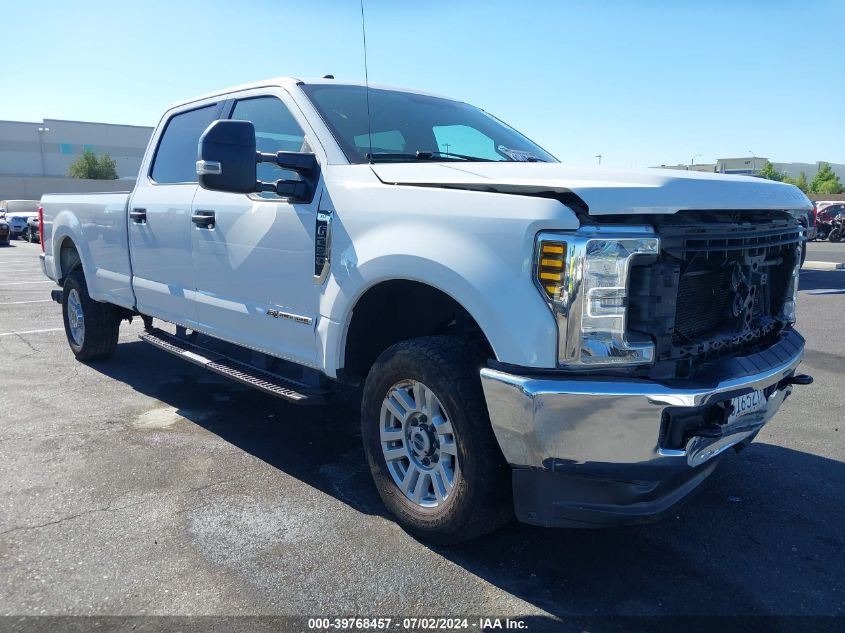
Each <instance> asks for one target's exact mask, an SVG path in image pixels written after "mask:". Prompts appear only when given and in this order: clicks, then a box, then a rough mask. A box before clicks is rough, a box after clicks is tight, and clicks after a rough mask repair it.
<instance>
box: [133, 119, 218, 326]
mask: <svg viewBox="0 0 845 633" xmlns="http://www.w3.org/2000/svg"><path fill="white" fill-rule="evenodd" d="M221 110H222V103H210V104H205V105H202V106H193V107H189V108H185V107H182V108H180V109H179V110H177V111H174V112H172V113H168V115H166V117H167V116H169V118H166V122H164V123H163V126H162V125H159V129H163V131H162V132H160V133H159V135H158V138H157V140H156V141H155V145H154V147H155V150H154V153H153V154H152V156H151V157H150V156H148V157H145V161H144V168H142V172H141V174H139V178H138V183H137V185H136V187H135V192H134V193H133V195H132V197H131V198H130V200H129V244H130V249H129V251H130V254H131V258H132V274H133V286H134V290H135V296H136V298H137V307H138V311H139V312H141V313H142V314H147V315H150V316H155V317H157V318H161V319H164V320H166V321H171V322H173V323H178V324H181V325H185V326H188V327H191V326H193V325H194V324H195V322H196V318H197V315H196V309H195V304H194V301H193V295H194V288H195V282H194V263H193V258H192V256H191V228H192V227H193V224H191V203H192V202H193V200H194V195H195V194H196V192H197V189H198V185H197V174H196V160H197V143H198V141H199V137H200V135H201V134H202V133H203V131H205V129H206V128H207V127H208V125H209V124H210V123H211V122H212V121H214V120H215V119H217V118H218V115H219V113H220V112H221ZM151 147H152V145H151Z"/></svg>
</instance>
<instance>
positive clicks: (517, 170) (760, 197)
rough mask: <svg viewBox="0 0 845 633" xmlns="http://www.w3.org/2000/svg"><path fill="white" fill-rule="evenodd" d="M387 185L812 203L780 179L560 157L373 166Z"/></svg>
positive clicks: (739, 206) (655, 201) (607, 200)
mask: <svg viewBox="0 0 845 633" xmlns="http://www.w3.org/2000/svg"><path fill="white" fill-rule="evenodd" d="M371 167H372V169H373V171H374V172H375V174H376V176H377V177H378V178H379V179H380V180H381V181H382V182H384V183H386V184H392V185H412V186H420V187H442V188H448V189H468V190H475V191H493V192H499V193H508V194H519V195H543V196H550V195H551V196H554V195H564V196H565V195H572V194H574V195H576V196H578V198H580V199H581V200H582V201H583V202H584V204H585V205H586V207H587V209H588V212H589V214H590V215H622V214H639V213H642V214H655V213H662V214H668V213H677V212H678V211H686V210H702V211H718V210H728V211H732V210H746V209H747V210H798V209H805V210H808V209H811V208H812V203H811V202H810V200H809V199H808V198H807V196H805V195H804V193H803V192H802V191H801V190H800V189H798V188H797V187H794V186H793V185H787V184H784V183H780V182H773V181H771V180H764V179H762V178H753V177H749V176H728V175H725V174H711V173H703V172H696V171H679V170H673V169H638V170H615V169H606V168H603V167H600V168H592V169H585V168H577V167H566V166H564V165H561V164H560V163H522V162H499V163H467V164H464V163H388V164H375V165H371Z"/></svg>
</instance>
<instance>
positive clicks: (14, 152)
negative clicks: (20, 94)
mask: <svg viewBox="0 0 845 633" xmlns="http://www.w3.org/2000/svg"><path fill="white" fill-rule="evenodd" d="M152 133H153V128H151V127H142V126H137V125H114V124H111V123H90V122H87V121H63V120H60V119H44V120H43V121H41V122H28V121H0V176H40V177H51V176H52V177H63V176H66V175H67V171H68V168H69V167H70V165H71V163H72V162H73V161H74V160H76V158H77V157H78V156H79V155H80V154H82V152H84V151H85V150H91V151H93V152H94V153H95V154H109V155H110V156H111V157H112V158H113V159H114V160H115V163H116V164H117V174H118V176H119V177H120V178H135V177H136V176H137V175H138V169H139V168H140V167H141V159H142V157H143V155H144V150H145V149H146V147H147V141H149V140H150V136H151V135H152Z"/></svg>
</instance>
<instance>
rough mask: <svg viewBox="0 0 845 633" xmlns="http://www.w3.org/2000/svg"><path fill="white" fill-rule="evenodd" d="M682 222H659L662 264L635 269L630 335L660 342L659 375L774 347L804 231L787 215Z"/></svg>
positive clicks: (655, 370)
mask: <svg viewBox="0 0 845 633" xmlns="http://www.w3.org/2000/svg"><path fill="white" fill-rule="evenodd" d="M683 219H684V218H683V217H681V218H678V217H676V218H673V220H672V221H670V222H666V223H663V224H658V226H657V227H656V228H657V230H658V232H659V234H660V239H661V255H660V258H659V261H658V262H657V263H656V264H653V265H651V266H637V267H634V268H633V269H632V271H631V292H630V302H629V318H628V329H629V330H631V331H636V332H641V333H644V334H647V335H649V336H651V337H652V339H653V340H654V341H655V355H656V360H657V362H656V363H655V366H654V367H653V369H652V375H654V376H655V377H675V376H689V375H692V374H693V373H694V369H696V368H698V367H700V366H701V365H702V363H704V362H708V361H714V360H718V359H721V358H724V357H726V356H730V355H742V354H746V353H751V352H754V351H756V350H758V349H759V348H760V347H761V346H764V345H767V344H770V343H772V342H774V340H775V339H776V338H777V336H778V333H779V332H780V331H781V330H782V329H783V328H784V327H785V326H786V325H787V323H786V322H785V320H784V319H783V318H782V316H781V312H782V308H783V305H784V301H785V300H786V299H787V296H786V295H787V292H788V289H789V284H790V280H791V277H792V271H793V269H794V266H795V263H796V258H797V257H798V246H799V245H800V241H801V229H800V227H799V226H798V225H797V223H796V222H795V221H794V220H793V219H791V218H789V217H785V216H783V215H769V216H766V215H760V214H748V215H747V216H742V215H725V214H722V215H720V216H718V217H714V218H710V221H707V222H701V221H696V220H693V219H692V218H687V219H688V220H689V223H683Z"/></svg>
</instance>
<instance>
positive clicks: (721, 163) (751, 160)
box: [660, 156, 845, 183]
mask: <svg viewBox="0 0 845 633" xmlns="http://www.w3.org/2000/svg"><path fill="white" fill-rule="evenodd" d="M767 162H769V159H768V158H766V157H765V156H742V157H739V158H717V159H716V162H715V163H704V164H698V165H696V164H691V165H660V168H661V169H682V170H688V171H709V172H715V173H717V174H735V175H747V176H754V175H756V174H759V173H760V170H761V169H763V166H764V165H765V164H766V163H767ZM825 162H827V161H819V162H816V163H778V162H775V161H772V166H773V167H774V168H775V169H776V170H777V171H779V172H781V173H785V174H786V175H787V176H789V177H790V178H797V177H798V176H799V174H801V173H802V172H803V173H804V175H805V176H806V177H807V180H808V181H809V180H812V179H813V176H815V175H816V173H817V172H818V171H819V168H820V167H821V165H822V163H825ZM828 164H829V165H830V168H831V169H832V170H833V172H834V173H836V174H837V175H838V176H839V179H840V180H841V181H842V182H843V183H845V164H842V163H828Z"/></svg>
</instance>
